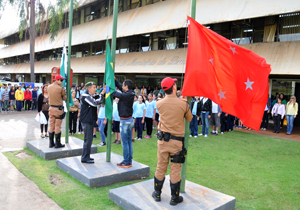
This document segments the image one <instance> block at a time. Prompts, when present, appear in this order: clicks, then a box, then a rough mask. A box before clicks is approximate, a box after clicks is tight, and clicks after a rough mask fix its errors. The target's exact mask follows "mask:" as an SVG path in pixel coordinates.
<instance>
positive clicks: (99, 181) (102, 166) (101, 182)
mask: <svg viewBox="0 0 300 210" xmlns="http://www.w3.org/2000/svg"><path fill="white" fill-rule="evenodd" d="M91 157H92V158H94V161H95V163H94V164H87V163H81V157H71V158H64V159H58V160H56V165H57V166H58V167H59V168H60V169H61V170H63V171H65V172H67V173H69V174H70V175H71V176H72V177H74V178H75V179H77V180H78V181H80V182H82V183H83V184H85V185H86V186H89V187H100V186H107V185H111V184H113V183H117V182H121V181H126V180H127V181H129V180H135V179H141V178H145V177H148V176H149V172H150V167H149V166H147V165H144V164H141V163H138V162H136V161H133V162H132V167H130V168H120V167H117V165H116V164H117V163H120V162H122V160H123V156H120V155H117V154H115V153H111V162H106V153H105V152H104V153H97V154H93V155H91Z"/></svg>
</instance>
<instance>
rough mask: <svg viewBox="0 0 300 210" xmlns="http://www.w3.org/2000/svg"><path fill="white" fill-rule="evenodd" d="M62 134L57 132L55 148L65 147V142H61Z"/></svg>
mask: <svg viewBox="0 0 300 210" xmlns="http://www.w3.org/2000/svg"><path fill="white" fill-rule="evenodd" d="M60 135H61V133H58V134H55V148H60V147H64V146H65V145H64V144H61V143H60Z"/></svg>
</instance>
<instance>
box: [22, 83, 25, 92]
mask: <svg viewBox="0 0 300 210" xmlns="http://www.w3.org/2000/svg"><path fill="white" fill-rule="evenodd" d="M21 86H22V87H21V90H22V91H23V93H24V92H25V90H26V86H25V83H22V85H21Z"/></svg>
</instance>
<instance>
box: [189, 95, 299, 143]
mask: <svg viewBox="0 0 300 210" xmlns="http://www.w3.org/2000/svg"><path fill="white" fill-rule="evenodd" d="M191 110H192V114H193V119H192V121H191V123H190V137H195V138H196V137H198V135H204V136H205V137H207V134H208V130H209V126H212V131H211V133H210V134H212V135H218V129H219V127H220V131H221V134H224V132H228V131H232V130H233V128H237V129H242V128H245V129H247V130H251V128H249V127H246V126H243V122H242V121H241V120H240V119H239V118H237V117H235V116H232V115H230V114H227V113H225V112H222V110H221V109H220V106H219V105H218V104H216V103H214V102H213V101H211V100H210V99H207V98H205V97H202V98H200V97H194V98H193V99H192V103H191ZM297 114H298V103H297V102H296V97H295V96H291V97H290V100H289V101H288V102H287V101H286V100H285V98H284V94H278V93H276V98H275V99H274V100H273V101H272V100H271V98H269V99H268V101H267V104H266V107H265V110H264V115H263V119H262V122H261V126H260V130H261V131H265V130H267V128H268V124H269V119H272V120H273V122H274V131H273V133H277V134H278V133H280V130H281V129H282V128H283V125H286V126H287V132H286V134H287V135H290V134H291V133H292V130H293V126H294V119H295V118H296V116H297ZM200 118H201V120H200ZM198 125H202V133H200V134H198Z"/></svg>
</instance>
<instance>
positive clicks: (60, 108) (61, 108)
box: [50, 105, 64, 110]
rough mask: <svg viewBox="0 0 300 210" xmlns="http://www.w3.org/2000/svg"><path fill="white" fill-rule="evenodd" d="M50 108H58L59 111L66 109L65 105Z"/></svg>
mask: <svg viewBox="0 0 300 210" xmlns="http://www.w3.org/2000/svg"><path fill="white" fill-rule="evenodd" d="M50 107H54V108H58V109H59V110H63V109H64V106H63V105H60V106H55V105H50Z"/></svg>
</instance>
